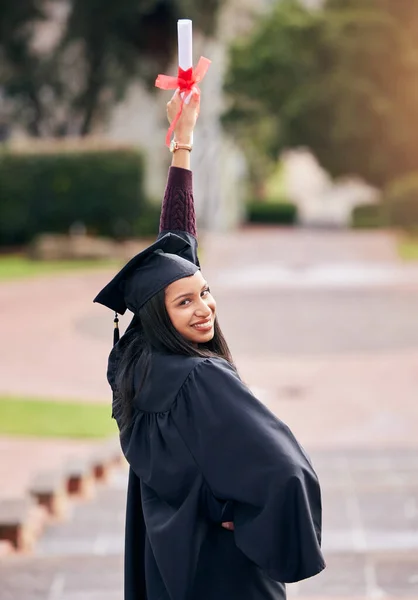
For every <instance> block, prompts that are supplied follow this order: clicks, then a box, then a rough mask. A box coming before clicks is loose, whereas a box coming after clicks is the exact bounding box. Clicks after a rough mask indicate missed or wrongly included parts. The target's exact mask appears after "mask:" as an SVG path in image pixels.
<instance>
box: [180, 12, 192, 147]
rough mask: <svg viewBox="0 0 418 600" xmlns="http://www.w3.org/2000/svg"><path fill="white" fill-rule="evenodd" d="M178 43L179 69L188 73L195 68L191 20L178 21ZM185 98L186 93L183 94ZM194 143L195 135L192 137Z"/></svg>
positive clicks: (185, 99) (187, 99) (189, 95)
mask: <svg viewBox="0 0 418 600" xmlns="http://www.w3.org/2000/svg"><path fill="white" fill-rule="evenodd" d="M177 41H178V48H179V67H180V68H181V69H183V71H187V69H190V67H193V29H192V21H191V19H179V20H178V21H177ZM181 96H182V98H184V93H182V94H181ZM191 96H192V92H190V94H188V96H187V98H184V101H185V103H186V104H189V102H190V98H191ZM192 143H193V135H192Z"/></svg>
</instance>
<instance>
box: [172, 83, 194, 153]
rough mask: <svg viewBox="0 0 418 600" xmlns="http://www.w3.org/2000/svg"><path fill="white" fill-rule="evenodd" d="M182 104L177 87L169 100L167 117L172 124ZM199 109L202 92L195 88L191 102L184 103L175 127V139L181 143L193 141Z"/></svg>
mask: <svg viewBox="0 0 418 600" xmlns="http://www.w3.org/2000/svg"><path fill="white" fill-rule="evenodd" d="M180 106H181V98H180V91H179V90H178V89H177V90H176V91H175V92H174V95H173V97H172V98H171V100H170V102H167V118H168V121H169V123H170V124H171V122H172V121H173V119H174V117H175V116H176V114H177V113H178V111H179V110H180ZM199 110H200V94H199V92H198V91H197V90H196V89H194V90H193V91H192V96H191V98H190V102H189V104H186V103H185V102H184V103H183V110H182V112H181V115H180V118H179V120H178V121H177V124H176V127H175V129H174V139H175V140H176V141H177V142H179V144H190V143H191V139H192V133H193V129H194V126H195V125H196V121H197V117H198V116H199Z"/></svg>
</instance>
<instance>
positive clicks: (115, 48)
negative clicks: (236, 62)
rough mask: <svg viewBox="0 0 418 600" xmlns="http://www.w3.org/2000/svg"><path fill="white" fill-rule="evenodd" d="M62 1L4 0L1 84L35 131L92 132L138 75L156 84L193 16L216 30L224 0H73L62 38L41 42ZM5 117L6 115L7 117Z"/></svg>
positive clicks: (0, 1)
mask: <svg viewBox="0 0 418 600" xmlns="http://www.w3.org/2000/svg"><path fill="white" fill-rule="evenodd" d="M64 5H65V3H63V2H62V0H19V2H16V1H15V0H0V36H1V38H0V56H1V58H2V63H3V64H2V68H1V70H0V86H1V89H2V92H3V96H4V97H5V98H6V100H11V101H12V103H11V104H12V106H13V111H12V118H14V119H15V120H17V121H19V124H20V125H21V126H23V127H24V128H25V129H26V130H27V131H28V132H29V133H30V134H32V135H36V136H41V135H58V136H62V135H68V134H71V135H74V134H75V135H78V134H80V135H85V134H87V133H89V132H90V131H91V130H92V127H93V126H94V125H95V124H96V123H97V122H101V121H102V120H103V119H104V118H105V117H106V115H107V114H108V111H109V109H110V108H111V107H112V106H113V105H114V104H115V103H116V102H118V101H120V100H121V99H123V97H124V95H125V93H126V90H127V87H128V85H129V83H130V82H132V81H133V80H134V79H140V80H142V81H145V83H146V84H148V85H149V87H150V88H152V85H153V82H154V80H155V77H156V75H157V74H158V72H160V71H161V70H163V69H165V68H166V67H167V65H168V63H169V62H170V60H171V59H172V58H173V56H174V52H175V48H176V43H177V30H176V21H177V19H178V18H182V17H184V16H185V15H186V16H187V17H190V18H192V19H193V21H194V27H195V29H198V30H200V31H202V32H203V33H205V34H208V35H210V34H211V33H212V32H213V30H214V28H215V27H216V16H217V9H218V7H219V5H220V0H195V1H193V2H192V1H191V0H117V1H116V2H115V0H70V2H69V3H68V6H69V12H68V18H67V19H65V21H64V24H63V30H62V34H61V36H60V37H59V41H58V43H57V44H56V45H55V46H54V47H53V48H51V49H50V50H49V51H47V52H42V51H39V50H38V49H37V48H36V44H34V41H35V40H36V36H37V35H38V36H39V31H38V29H37V28H38V25H39V23H40V21H42V20H44V21H45V20H46V19H47V18H48V15H50V13H51V10H52V11H53V10H54V8H55V9H57V8H63V6H64ZM3 119H4V117H3Z"/></svg>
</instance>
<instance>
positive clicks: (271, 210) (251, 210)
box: [247, 202, 298, 225]
mask: <svg viewBox="0 0 418 600" xmlns="http://www.w3.org/2000/svg"><path fill="white" fill-rule="evenodd" d="M297 220H298V209H297V206H296V205H295V204H293V203H291V202H281V203H277V204H275V203H270V202H250V203H249V204H247V221H248V222H249V223H275V224H280V225H295V224H296V223H297Z"/></svg>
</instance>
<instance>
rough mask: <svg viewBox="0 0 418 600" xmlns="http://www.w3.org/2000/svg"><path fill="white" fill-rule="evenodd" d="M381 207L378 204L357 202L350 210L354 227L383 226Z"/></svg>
mask: <svg viewBox="0 0 418 600" xmlns="http://www.w3.org/2000/svg"><path fill="white" fill-rule="evenodd" d="M383 214H384V213H383V209H382V206H381V205H380V204H358V205H357V206H355V207H354V208H353V210H352V212H351V227H353V228H354V229H379V228H380V227H383V226H384V216H383Z"/></svg>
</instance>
